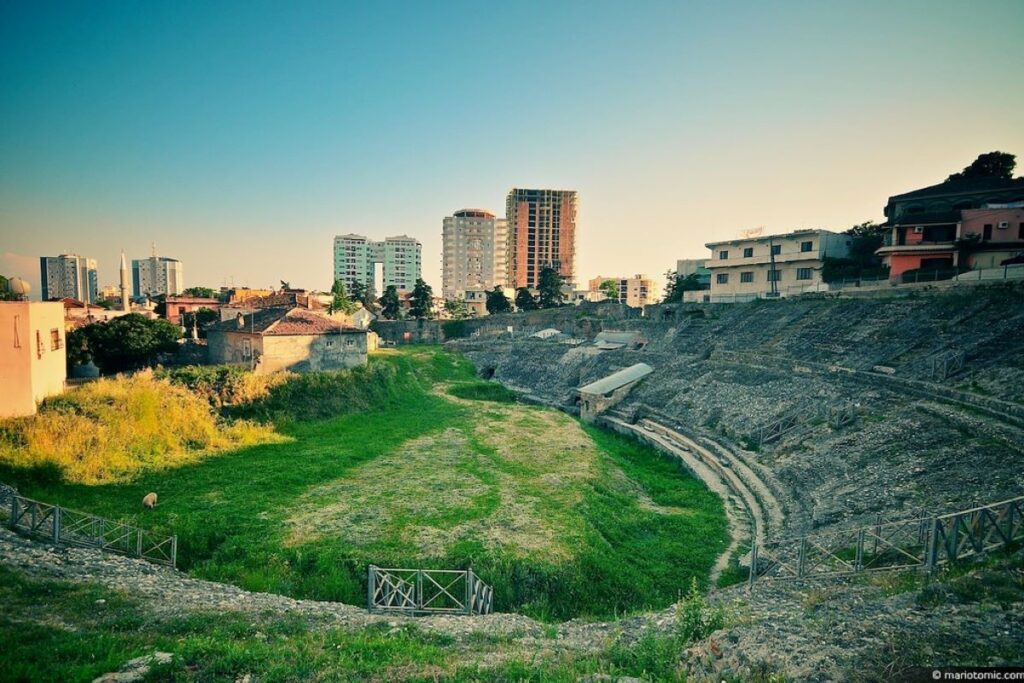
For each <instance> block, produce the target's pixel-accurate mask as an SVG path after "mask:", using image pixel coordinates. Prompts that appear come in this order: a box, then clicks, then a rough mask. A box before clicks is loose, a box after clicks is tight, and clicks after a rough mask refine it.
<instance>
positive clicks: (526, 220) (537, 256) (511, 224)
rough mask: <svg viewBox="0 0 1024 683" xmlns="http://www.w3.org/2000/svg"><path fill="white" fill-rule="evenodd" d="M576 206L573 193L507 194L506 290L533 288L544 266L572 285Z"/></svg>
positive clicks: (573, 191) (523, 192)
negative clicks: (550, 268) (508, 288)
mask: <svg viewBox="0 0 1024 683" xmlns="http://www.w3.org/2000/svg"><path fill="white" fill-rule="evenodd" d="M577 207H578V197H577V194H576V191H575V190H527V189H519V188H513V189H512V190H511V191H510V192H509V193H508V197H507V198H506V200H505V216H506V217H507V220H508V264H509V265H508V280H507V285H508V286H509V287H511V288H513V289H516V288H519V287H530V288H534V289H535V288H537V286H538V285H539V283H540V271H541V270H542V269H543V268H544V267H546V266H550V267H553V268H554V269H555V270H557V271H558V274H559V275H561V276H562V278H563V280H564V282H565V284H566V285H569V286H570V288H572V287H574V286H575V283H576V211H577Z"/></svg>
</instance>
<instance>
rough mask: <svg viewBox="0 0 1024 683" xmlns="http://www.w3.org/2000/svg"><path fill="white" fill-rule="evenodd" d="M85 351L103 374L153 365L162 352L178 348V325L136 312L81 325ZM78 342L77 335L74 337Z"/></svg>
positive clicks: (179, 336) (179, 334) (179, 332)
mask: <svg viewBox="0 0 1024 683" xmlns="http://www.w3.org/2000/svg"><path fill="white" fill-rule="evenodd" d="M80 331H81V332H82V339H83V340H84V347H85V348H84V354H85V355H88V357H90V358H92V359H93V361H94V362H95V363H96V365H97V366H99V368H100V370H101V371H102V372H103V373H104V374H110V373H114V372H122V371H125V370H137V369H139V368H143V367H146V366H147V365H152V364H154V363H155V362H156V359H157V356H158V355H159V354H161V353H169V352H171V351H175V350H176V349H177V348H178V340H179V339H180V338H181V329H180V328H178V326H177V325H173V324H171V323H170V322H168V321H167V320H163V319H162V318H158V319H156V320H150V319H148V318H146V317H145V316H143V315H140V314H138V313H129V314H128V315H122V316H119V317H117V318H114V319H113V320H110V321H109V322H103V323H93V324H91V325H86V326H85V327H82V328H80ZM74 342H75V343H79V340H78V339H75V340H74Z"/></svg>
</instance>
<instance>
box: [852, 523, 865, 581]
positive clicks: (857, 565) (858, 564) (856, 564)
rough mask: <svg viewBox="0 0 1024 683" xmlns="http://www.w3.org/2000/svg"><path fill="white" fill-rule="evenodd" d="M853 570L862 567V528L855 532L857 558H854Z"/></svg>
mask: <svg viewBox="0 0 1024 683" xmlns="http://www.w3.org/2000/svg"><path fill="white" fill-rule="evenodd" d="M853 568H854V571H858V572H859V571H860V570H861V569H863V568H864V529H861V530H860V531H858V532H857V559H856V560H854V565H853Z"/></svg>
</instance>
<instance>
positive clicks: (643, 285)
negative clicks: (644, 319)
mask: <svg viewBox="0 0 1024 683" xmlns="http://www.w3.org/2000/svg"><path fill="white" fill-rule="evenodd" d="M608 280H611V281H612V282H614V283H615V287H616V290H617V291H618V293H619V294H618V297H617V299H616V300H617V301H618V302H619V303H623V304H626V305H627V306H630V307H631V308H643V307H644V306H646V305H647V304H653V303H656V302H657V301H658V300H659V299H660V298H661V297H660V296H659V295H658V283H657V282H655V281H654V280H653V279H651V278H649V277H647V276H646V275H634V276H633V277H601V276H600V275H599V276H597V277H595V278H593V279H592V280H590V282H589V283H588V289H587V293H588V297H587V299H588V300H589V301H601V300H602V299H600V298H599V295H601V294H603V291H602V290H601V284H602V283H604V282H606V281H608Z"/></svg>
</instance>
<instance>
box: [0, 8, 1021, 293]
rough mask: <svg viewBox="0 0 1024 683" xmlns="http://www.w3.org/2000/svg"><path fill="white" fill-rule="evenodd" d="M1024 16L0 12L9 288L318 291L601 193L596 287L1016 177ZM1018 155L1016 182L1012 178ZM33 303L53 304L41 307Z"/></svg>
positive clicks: (593, 240)
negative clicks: (727, 248) (400, 251)
mask: <svg viewBox="0 0 1024 683" xmlns="http://www.w3.org/2000/svg"><path fill="white" fill-rule="evenodd" d="M1022 28H1024V1H1021V0H1006V1H999V0H980V1H977V2H945V1H942V0H928V1H923V2H898V1H894V0H888V1H870V0H857V1H855V2H838V1H835V2H833V1H829V2H772V3H760V2H759V3H748V2H683V1H675V2H560V3H556V2H536V3H533V2H505V3H491V2H465V3H454V2H443V3H429V2H409V3H402V2H381V3H370V2H366V3H362V2H361V3H343V2H323V3H311V2H252V1H246V2H237V3H230V2H222V3H218V2H182V1H175V2H135V3H117V2H96V1H85V2H76V3H48V2H33V1H28V0H26V1H22V2H15V3H11V2H6V1H0V272H3V273H6V274H9V275H22V276H25V277H29V278H30V279H31V280H32V281H37V279H38V260H37V259H38V256H39V255H41V254H55V253H58V252H62V251H73V252H78V253H81V254H83V255H87V256H92V257H94V258H96V259H98V260H99V264H100V280H101V283H104V284H106V283H113V282H114V281H115V278H116V267H117V258H118V254H119V251H120V249H121V248H122V247H124V248H125V249H127V250H128V253H129V255H130V256H135V257H139V256H145V255H147V254H148V253H149V245H150V243H151V242H156V245H157V249H158V251H159V252H160V253H162V254H166V255H170V256H174V257H177V258H180V259H182V260H183V261H184V262H185V269H186V270H185V275H186V280H187V284H197V285H198V284H203V285H212V286H219V285H221V284H225V283H229V282H231V281H233V282H234V283H235V284H239V285H241V284H246V283H247V284H250V285H253V286H256V285H267V284H270V283H276V282H277V281H278V280H280V279H285V280H289V281H291V282H292V284H293V285H296V286H306V287H319V288H326V287H328V286H329V284H330V278H331V238H332V237H333V235H335V234H339V233H347V232H358V233H365V234H368V235H370V236H374V237H383V236H384V235H391V234H400V233H407V234H410V235H413V236H415V237H418V238H419V239H420V240H422V241H423V243H424V275H425V277H426V278H427V280H428V281H429V282H431V283H432V284H433V285H434V287H435V289H439V288H440V232H441V219H442V217H443V216H445V215H446V214H449V213H450V212H451V211H453V210H455V209H458V208H461V207H464V206H482V207H490V208H492V209H494V210H496V211H498V212H499V213H502V212H503V210H504V196H505V193H506V192H507V191H508V189H509V188H510V187H512V186H539V187H557V188H571V189H576V190H579V192H580V196H581V203H582V208H581V213H580V229H579V238H578V251H579V254H580V262H579V265H578V269H577V270H578V275H579V276H580V278H581V279H583V280H585V279H586V278H589V277H593V276H595V275H597V274H603V275H612V274H628V273H635V272H647V273H650V274H652V275H653V274H657V275H659V276H660V274H661V273H663V272H664V271H665V270H666V269H668V268H669V267H671V266H673V265H674V261H675V259H676V258H683V257H695V256H703V255H705V253H706V249H704V248H703V244H704V242H706V241H709V240H714V239H724V238H728V237H731V236H734V235H736V234H737V233H738V232H739V231H740V230H741V229H744V228H750V227H755V226H760V225H764V226H766V227H767V228H768V229H769V230H788V229H793V228H801V227H828V228H833V229H844V228H846V227H848V226H849V225H851V224H853V223H857V222H861V221H864V220H868V219H879V218H880V217H881V207H882V206H883V205H884V203H885V200H886V198H887V197H888V196H889V195H890V194H895V193H898V192H901V191H905V190H909V189H912V188H915V187H919V186H922V185H924V184H930V183H932V182H937V181H940V180H942V179H943V178H944V177H945V176H946V175H948V174H949V173H951V172H953V171H956V170H959V169H960V168H962V167H963V166H965V165H967V164H968V163H969V162H970V161H971V160H973V159H974V157H975V156H976V155H977V154H978V153H981V152H988V151H992V150H995V149H999V150H1003V151H1007V152H1012V153H1016V154H1018V155H1020V156H1021V160H1022V162H1024V88H1022V87H1021V74H1024V49H1021V42H1020V38H1021V30H1022ZM1022 165H1024V164H1022ZM37 291H38V290H37Z"/></svg>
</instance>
